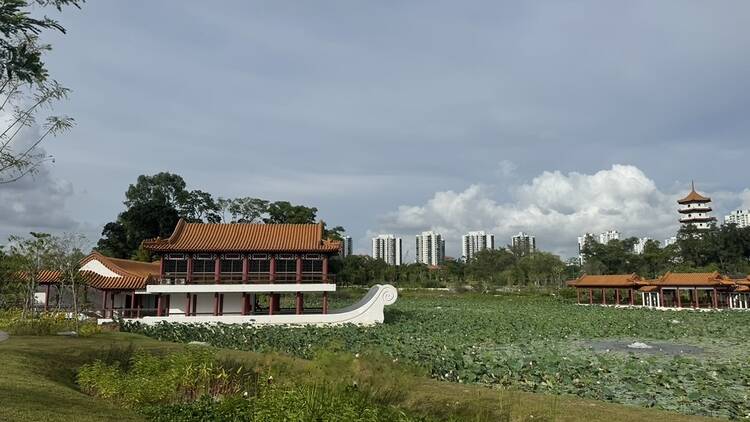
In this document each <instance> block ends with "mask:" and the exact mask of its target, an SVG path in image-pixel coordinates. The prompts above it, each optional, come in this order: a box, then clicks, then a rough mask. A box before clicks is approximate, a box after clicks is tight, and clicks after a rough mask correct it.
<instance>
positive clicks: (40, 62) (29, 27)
mask: <svg viewBox="0 0 750 422" xmlns="http://www.w3.org/2000/svg"><path fill="white" fill-rule="evenodd" d="M81 3H83V1H82V0H31V1H29V0H3V1H2V2H0V112H2V113H4V114H5V113H7V114H10V115H12V117H11V118H10V120H9V121H8V123H7V127H5V128H4V130H3V131H2V132H0V184H5V183H11V182H14V181H17V180H19V179H21V178H22V177H24V176H25V175H27V174H29V173H33V172H34V171H36V170H38V167H39V166H40V165H41V164H42V163H43V162H45V161H47V160H49V159H50V157H48V156H47V155H46V153H44V151H43V150H42V149H41V148H40V145H41V144H42V142H43V141H44V140H45V139H46V138H47V137H48V136H50V135H52V136H55V135H57V134H59V133H61V132H64V131H66V130H68V129H70V128H71V127H72V125H73V119H72V118H70V117H67V116H49V117H47V118H46V119H45V122H44V123H43V124H42V125H41V130H40V131H39V133H33V134H32V138H31V139H30V140H27V141H19V139H20V138H19V136H20V135H19V134H23V133H24V131H23V129H24V128H26V127H29V126H33V125H35V124H36V114H37V112H38V111H39V110H40V109H41V108H43V107H51V106H52V105H53V104H54V103H55V102H57V101H60V100H63V99H65V98H67V95H68V92H69V90H68V89H67V88H65V87H63V86H62V85H61V84H60V83H58V82H57V81H55V80H53V79H50V78H49V72H48V70H47V68H46V65H45V63H44V53H45V52H47V51H49V50H50V49H51V47H50V46H49V45H48V44H43V43H41V42H40V41H39V36H40V35H41V34H43V33H44V32H45V31H58V32H61V33H65V28H64V27H63V26H62V25H61V24H60V23H59V22H58V21H56V20H54V19H51V18H49V17H47V16H43V17H41V18H37V17H34V16H32V14H31V13H30V11H31V8H32V7H34V6H37V7H42V8H43V7H54V8H56V9H57V10H58V11H61V10H62V9H63V8H64V7H66V6H74V7H80V5H81Z"/></svg>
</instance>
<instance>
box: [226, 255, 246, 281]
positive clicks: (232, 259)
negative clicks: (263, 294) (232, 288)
mask: <svg viewBox="0 0 750 422" xmlns="http://www.w3.org/2000/svg"><path fill="white" fill-rule="evenodd" d="M221 279H222V280H227V281H239V280H242V255H240V254H238V253H236V254H224V255H222V257H221Z"/></svg>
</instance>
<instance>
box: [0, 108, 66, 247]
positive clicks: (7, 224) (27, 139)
mask: <svg viewBox="0 0 750 422" xmlns="http://www.w3.org/2000/svg"><path fill="white" fill-rule="evenodd" d="M7 125H8V116H7V115H2V116H0V126H1V127H6V126H7ZM39 134H40V130H39V126H37V125H32V126H29V127H26V128H23V129H22V130H21V132H19V134H18V136H17V137H16V138H14V139H13V145H12V147H13V150H14V151H24V150H26V149H27V148H29V146H31V145H32V144H33V142H34V141H35V140H36V139H38V138H39ZM35 154H36V155H38V156H40V157H46V156H47V153H46V151H44V149H43V148H38V149H36V150H35ZM37 170H38V171H37V172H35V173H32V174H30V175H27V176H25V177H23V178H21V179H20V180H18V181H15V182H11V183H8V184H0V244H2V243H4V242H5V240H7V238H8V236H9V235H12V234H16V235H25V234H26V233H28V232H30V231H41V232H73V231H76V230H78V229H79V228H80V227H81V226H80V224H79V223H78V222H77V221H76V220H75V219H73V218H72V217H71V215H70V213H69V211H68V210H67V209H66V202H67V201H68V199H69V198H70V197H71V196H72V195H73V192H74V191H73V185H72V184H71V183H70V182H68V181H66V180H62V179H60V178H57V177H55V176H54V175H53V174H52V171H51V168H50V166H49V162H44V163H42V164H41V165H40V166H39V167H38V169H37Z"/></svg>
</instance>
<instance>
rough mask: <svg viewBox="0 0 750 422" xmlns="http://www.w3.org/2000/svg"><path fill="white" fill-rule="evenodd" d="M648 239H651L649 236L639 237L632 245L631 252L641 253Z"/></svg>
mask: <svg viewBox="0 0 750 422" xmlns="http://www.w3.org/2000/svg"><path fill="white" fill-rule="evenodd" d="M649 240H652V239H651V238H650V237H641V238H640V239H638V242H636V243H635V245H633V253H636V254H638V255H640V254H642V253H643V251H644V250H645V249H646V242H648V241H649Z"/></svg>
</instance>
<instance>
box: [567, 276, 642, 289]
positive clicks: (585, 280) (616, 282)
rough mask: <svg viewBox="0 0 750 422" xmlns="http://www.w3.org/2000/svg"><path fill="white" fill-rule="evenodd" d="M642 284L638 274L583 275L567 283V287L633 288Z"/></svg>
mask: <svg viewBox="0 0 750 422" xmlns="http://www.w3.org/2000/svg"><path fill="white" fill-rule="evenodd" d="M643 283H644V281H643V279H642V278H641V277H640V276H639V275H638V274H614V275H588V274H584V275H582V276H580V277H578V278H577V279H576V280H575V281H572V282H568V285H569V286H572V287H635V286H639V285H641V284H643Z"/></svg>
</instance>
